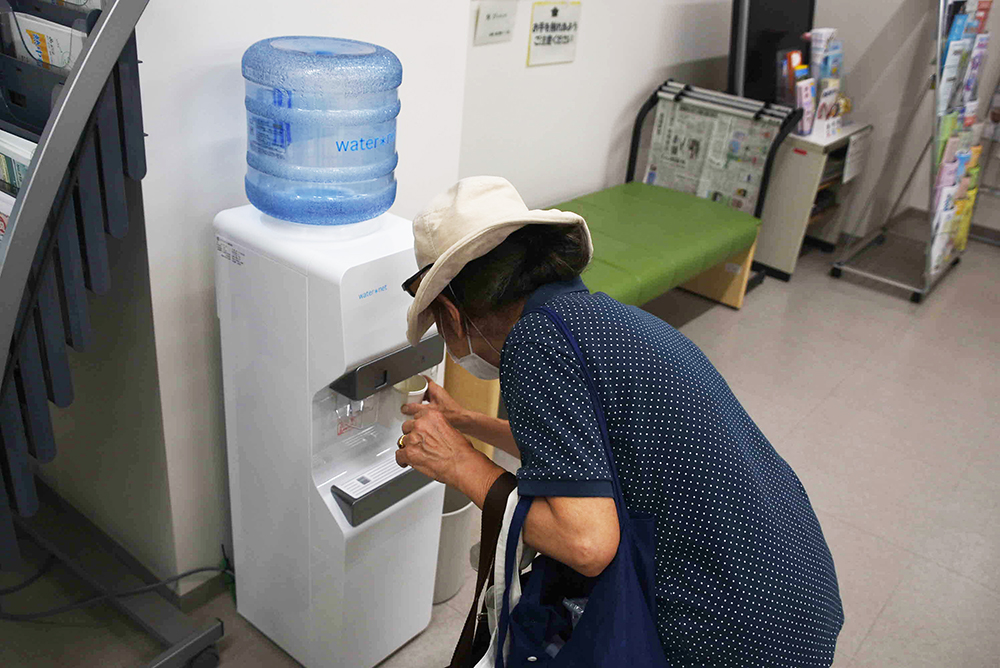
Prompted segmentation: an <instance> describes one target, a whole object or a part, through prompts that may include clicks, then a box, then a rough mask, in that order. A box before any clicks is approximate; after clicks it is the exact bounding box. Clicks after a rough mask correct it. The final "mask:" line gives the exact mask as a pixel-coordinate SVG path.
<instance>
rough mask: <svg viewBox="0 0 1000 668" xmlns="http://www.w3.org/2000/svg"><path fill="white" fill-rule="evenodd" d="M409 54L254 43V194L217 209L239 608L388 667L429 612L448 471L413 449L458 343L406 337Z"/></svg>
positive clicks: (346, 44) (342, 654)
mask: <svg viewBox="0 0 1000 668" xmlns="http://www.w3.org/2000/svg"><path fill="white" fill-rule="evenodd" d="M400 71H401V70H400V67H399V61H398V60H397V59H396V58H395V56H393V55H392V54H391V53H390V52H388V51H387V50H386V49H383V48H381V47H377V46H374V45H369V44H363V43H360V42H351V41H348V40H334V39H331V38H304V37H293V38H274V39H269V40H264V41H262V42H258V43H257V44H255V45H253V46H252V47H251V48H250V49H249V50H248V51H247V54H246V56H245V57H244V60H243V73H244V76H245V77H246V79H247V84H246V90H247V96H246V104H247V118H248V130H249V133H248V150H247V175H246V192H247V196H248V198H249V199H250V202H251V204H250V205H247V206H241V207H237V208H234V209H229V210H226V211H223V212H221V213H219V214H218V215H217V216H216V218H215V231H216V239H215V251H216V299H217V310H218V315H219V324H220V327H219V329H220V333H221V339H222V369H223V386H224V396H225V409H226V442H227V457H228V464H229V488H230V500H231V504H230V506H231V512H232V521H233V548H234V562H235V568H236V594H237V611H238V612H239V613H240V614H241V615H242V616H243V617H244V618H246V619H247V620H249V621H250V622H251V623H252V624H253V625H254V626H256V627H257V628H258V629H259V630H260V631H262V632H263V633H264V634H266V635H267V636H268V637H270V638H271V639H272V640H273V641H274V642H276V643H277V644H278V645H279V646H281V647H282V648H283V649H284V650H285V651H287V652H288V653H289V654H291V655H292V656H293V657H294V658H295V659H297V660H298V661H299V662H301V663H302V664H304V665H306V666H308V667H310V668H318V667H321V666H329V667H331V668H332V667H334V666H336V667H337V668H371V666H374V665H375V664H377V663H378V662H379V661H381V660H383V659H384V658H385V657H387V656H388V655H389V654H391V653H392V652H393V651H395V650H396V649H398V648H399V647H400V646H401V645H403V644H404V643H405V642H406V641H407V640H409V639H410V638H412V637H413V636H415V635H416V634H417V633H419V632H420V631H422V630H423V629H424V628H426V626H427V625H428V624H429V623H430V618H431V606H432V599H433V591H434V574H435V570H436V566H437V552H438V542H439V537H440V530H441V511H442V507H443V503H444V486H443V485H441V484H440V483H437V482H434V481H432V480H430V479H428V478H426V477H425V476H423V475H422V474H420V473H418V472H417V471H414V470H413V469H410V468H406V469H403V468H400V467H399V466H398V465H397V464H396V462H395V450H396V440H397V438H398V437H399V435H400V434H401V431H400V426H401V423H402V420H403V415H402V414H401V413H400V411H399V408H400V405H401V403H402V401H404V399H403V396H404V395H403V392H404V391H405V392H409V391H411V389H412V388H407V387H406V386H405V382H406V381H407V379H411V378H413V377H414V376H416V375H418V374H420V373H421V372H425V371H428V370H433V369H434V368H435V367H436V365H437V364H439V363H440V362H441V361H442V359H443V357H444V345H443V343H442V341H441V338H440V337H439V336H437V335H436V334H435V333H434V332H433V331H432V332H431V333H430V335H429V336H428V337H427V338H425V339H424V341H422V342H421V343H420V344H419V345H417V346H410V345H409V344H408V342H407V340H406V334H405V330H406V310H407V308H408V306H409V304H410V301H411V298H410V296H409V295H407V294H406V293H404V292H403V290H401V289H400V284H401V283H402V282H403V281H404V280H405V279H406V278H407V277H408V276H410V275H411V274H412V273H413V272H414V271H416V269H417V267H416V259H415V257H414V253H413V233H412V226H411V223H410V221H408V220H404V219H402V218H400V217H398V216H395V215H393V214H391V213H388V212H386V209H388V208H389V206H390V205H391V204H392V201H393V197H394V195H395V181H394V177H393V168H394V167H395V164H396V152H395V118H396V114H397V112H398V110H399V103H398V100H397V98H396V87H397V86H398V85H399V82H400V76H401V75H400ZM345 147H346V148H345ZM415 382H417V383H418V384H419V381H415ZM400 383H404V385H402V386H400V387H398V388H397V387H394V386H396V385H398V384H400Z"/></svg>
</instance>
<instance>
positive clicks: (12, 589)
mask: <svg viewBox="0 0 1000 668" xmlns="http://www.w3.org/2000/svg"><path fill="white" fill-rule="evenodd" d="M55 563H56V558H55V557H54V556H53V555H51V554H50V555H49V557H48V559H46V560H45V563H43V564H42V566H41V568H39V569H38V570H37V571H36V572H35V574H34V575H32V576H31V577H30V578H28V579H27V580H25V581H24V582H22V583H20V584H16V585H14V586H13V587H7V588H6V589H0V596H7V595H8V594H14V593H17V592H19V591H21V590H22V589H25V588H27V587H28V586H29V585H31V584H33V583H34V582H35V580H37V579H38V578H40V577H42V576H43V575H45V574H46V573H48V572H49V570H50V569H51V568H52V566H53V565H54V564H55Z"/></svg>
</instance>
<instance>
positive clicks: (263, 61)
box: [243, 36, 403, 94]
mask: <svg viewBox="0 0 1000 668" xmlns="http://www.w3.org/2000/svg"><path fill="white" fill-rule="evenodd" d="M243 77H244V78H245V79H247V80H248V81H252V82H254V83H257V84H260V85H263V86H272V87H274V88H280V89H288V90H302V89H305V90H324V91H328V92H331V93H357V94H364V93H375V92H380V91H388V90H392V89H395V88H398V87H399V84H400V83H401V82H402V80H403V66H402V64H401V63H400V62H399V58H397V57H396V55H395V54H394V53H392V51H389V50H388V49H386V48H384V47H381V46H378V45H376V44H369V43H368V42H359V41H356V40H352V39H340V38H337V37H308V36H289V37H271V38H269V39H264V40H261V41H259V42H257V43H256V44H254V45H252V46H251V47H250V48H249V49H247V50H246V53H244V54H243Z"/></svg>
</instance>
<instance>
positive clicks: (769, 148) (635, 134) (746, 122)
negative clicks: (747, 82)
mask: <svg viewBox="0 0 1000 668" xmlns="http://www.w3.org/2000/svg"><path fill="white" fill-rule="evenodd" d="M672 103H673V104H676V105H677V106H678V107H680V105H683V106H684V107H687V108H692V109H699V110H703V111H704V112H706V114H707V115H708V116H710V117H711V115H715V116H716V118H725V119H731V120H732V122H734V123H742V126H743V127H746V128H752V127H759V126H767V128H769V131H768V133H767V135H766V136H762V137H761V139H760V141H759V143H758V144H757V145H756V147H757V149H759V153H760V154H759V155H756V156H753V158H752V163H751V162H749V161H748V162H745V163H743V164H746V165H751V166H750V167H748V169H747V170H744V171H746V172H747V178H748V179H749V180H752V181H753V183H752V184H751V185H752V188H753V190H754V193H753V194H752V195H750V196H748V197H746V199H743V198H740V197H737V196H735V194H734V193H721V192H719V191H718V190H717V189H714V188H713V185H714V184H713V183H712V180H711V178H710V177H709V175H707V173H705V172H700V173H699V174H698V175H697V176H696V177H694V176H692V177H690V178H697V179H698V185H697V187H695V188H694V189H689V190H688V192H691V193H692V194H695V195H698V196H700V197H709V198H711V199H716V200H722V201H723V202H724V203H725V204H728V205H730V206H733V207H734V208H738V209H739V208H742V204H744V203H746V204H748V205H752V207H751V208H752V212H751V213H752V214H753V216H754V217H756V218H760V216H761V212H762V211H763V209H764V200H765V196H766V194H767V186H768V183H769V181H770V178H771V168H772V166H773V164H774V156H775V155H776V154H777V152H778V148H779V147H780V146H781V143H782V142H783V141H784V140H785V137H787V136H788V135H789V134H790V133H791V132H792V130H793V129H794V128H795V127H796V126H797V125H798V123H799V121H800V120H801V118H802V110H801V109H791V108H790V107H786V106H782V105H778V104H771V103H767V102H760V101H757V100H751V99H749V98H745V97H739V96H737V95H730V94H728V93H720V92H718V91H714V90H710V89H707V88H699V87H697V86H691V85H688V84H682V83H679V82H676V81H674V80H672V79H668V80H667V81H666V82H665V83H664V84H663V85H661V86H660V87H659V88H657V89H656V91H654V92H653V94H652V95H650V97H649V99H647V100H646V102H645V104H643V106H642V108H641V109H640V110H639V114H638V115H637V116H636V120H635V125H634V126H633V129H632V144H631V148H630V151H629V158H628V167H627V171H626V174H625V182H626V183H629V182H631V181H633V180H634V178H635V170H636V166H637V163H638V160H639V146H640V143H641V141H642V129H643V125H644V123H645V120H646V118H647V116H648V115H649V113H650V112H651V111H653V109H657V118H661V114H663V113H664V112H665V111H667V109H668V106H667V105H670V104H672ZM658 122H659V121H658ZM726 122H728V120H727V121H726ZM726 127H727V128H728V127H729V126H728V125H727V126H726ZM656 132H657V128H654V140H653V141H654V144H655V141H656ZM706 136H707V137H708V139H709V140H712V139H715V140H720V139H724V140H725V141H724V142H723V144H722V145H721V146H719V147H704V150H703V153H704V154H705V155H701V156H700V157H701V159H702V160H703V161H704V162H705V163H708V162H710V160H709V158H707V157H706V155H709V154H710V153H711V150H712V148H718V150H719V151H720V152H721V153H724V154H725V163H726V165H727V166H728V165H729V164H731V162H732V161H734V160H735V161H736V162H738V161H739V158H737V156H735V155H734V153H735V151H734V150H732V149H731V147H730V145H729V140H730V139H731V138H730V136H729V134H728V131H727V132H726V133H721V134H720V133H719V132H718V130H717V129H713V130H712V131H710V132H709V133H708V134H707V135H706ZM745 148H746V147H745ZM653 149H654V147H653V146H651V147H650V151H653ZM721 153H720V154H721ZM721 169H722V168H721V167H720V170H721ZM706 171H707V170H706ZM751 171H752V175H750V174H749V172H751ZM643 180H644V181H645V182H647V183H656V185H662V183H660V182H659V180H658V179H657V178H654V177H652V176H651V170H650V168H649V166H647V169H646V170H645V174H644V178H643Z"/></svg>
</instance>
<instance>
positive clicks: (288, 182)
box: [243, 37, 403, 225]
mask: <svg viewBox="0 0 1000 668" xmlns="http://www.w3.org/2000/svg"><path fill="white" fill-rule="evenodd" d="M243 78H244V79H245V80H246V109H247V175H246V193H247V198H249V200H250V202H251V203H252V204H253V205H254V206H256V207H257V208H258V209H260V210H261V211H263V212H264V213H266V214H269V215H271V216H274V217H275V218H280V219H282V220H288V221H292V222H296V223H306V224H310V225H344V224H347V223H356V222H359V221H362V220H368V219H370V218H374V217H375V216H378V215H379V214H381V213H383V212H385V211H387V210H388V209H389V207H390V206H392V203H393V201H394V200H395V199H396V179H395V176H394V175H393V170H394V169H395V168H396V163H397V162H398V160H399V157H398V156H397V154H396V116H397V115H398V114H399V95H398V89H399V84H400V83H401V82H402V80H403V67H402V65H401V64H400V62H399V59H398V58H396V56H395V55H394V54H393V53H392V52H391V51H389V50H388V49H385V48H382V47H381V46H376V45H374V44H367V43H365V42H356V41H354V40H348V39H336V38H332V37H273V38H271V39H265V40H262V41H260V42H257V43H256V44H254V45H253V46H251V47H250V48H249V49H247V51H246V53H245V54H243Z"/></svg>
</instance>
